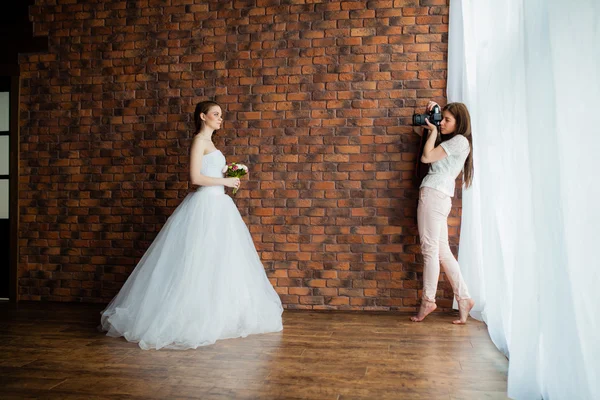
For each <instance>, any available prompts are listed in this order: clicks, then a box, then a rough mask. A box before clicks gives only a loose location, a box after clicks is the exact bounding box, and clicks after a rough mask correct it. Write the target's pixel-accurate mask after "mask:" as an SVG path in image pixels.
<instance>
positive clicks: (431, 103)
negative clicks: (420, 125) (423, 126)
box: [425, 101, 440, 114]
mask: <svg viewBox="0 0 600 400" xmlns="http://www.w3.org/2000/svg"><path fill="white" fill-rule="evenodd" d="M433 106H438V107H439V106H440V105H439V104H438V103H436V102H435V101H430V102H429V103H427V107H425V112H426V113H427V114H428V113H429V112H430V111H431V110H432V109H433Z"/></svg>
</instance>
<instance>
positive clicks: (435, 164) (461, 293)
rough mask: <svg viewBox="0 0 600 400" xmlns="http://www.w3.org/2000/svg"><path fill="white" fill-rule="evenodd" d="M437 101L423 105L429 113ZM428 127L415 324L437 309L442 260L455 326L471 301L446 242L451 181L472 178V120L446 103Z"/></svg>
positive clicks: (459, 105)
mask: <svg viewBox="0 0 600 400" xmlns="http://www.w3.org/2000/svg"><path fill="white" fill-rule="evenodd" d="M434 107H438V108H437V109H438V110H439V105H438V104H437V103H435V102H433V101H430V102H429V103H428V104H427V113H430V112H431V110H433V109H434ZM425 122H426V123H427V129H428V130H429V133H428V137H427V141H426V142H425V147H424V149H423V154H422V157H421V162H423V163H426V164H430V168H429V172H428V173H427V176H425V178H424V179H423V182H422V183H421V187H420V190H419V206H418V210H417V221H418V226H419V238H420V240H421V251H422V253H423V259H424V263H425V266H424V269H423V298H422V301H421V308H420V309H419V312H418V313H417V315H415V316H414V317H412V318H411V320H412V321H414V322H420V321H422V320H423V319H424V318H425V317H426V316H427V315H429V313H431V312H432V311H433V310H435V309H436V308H437V306H436V304H435V295H436V291H437V284H438V278H439V275H440V261H441V264H442V266H443V267H444V271H445V272H446V276H447V277H448V280H449V281H450V284H451V285H452V289H453V291H454V296H455V297H456V300H457V302H458V309H459V319H457V320H455V321H453V323H454V324H464V323H466V322H467V318H468V316H469V312H470V311H471V309H472V308H473V306H474V304H475V301H473V299H471V296H470V295H469V291H468V289H467V285H466V284H465V282H464V280H463V277H462V274H461V273H460V267H459V265H458V262H457V261H456V258H454V255H453V254H452V251H451V250H450V245H449V243H448V215H449V214H450V210H451V208H452V197H453V196H454V183H455V180H456V178H457V177H458V175H459V174H460V172H461V171H463V181H464V185H465V187H467V188H468V187H469V186H471V182H472V179H473V150H472V148H473V146H472V137H471V118H470V116H469V111H468V110H467V107H466V106H465V105H464V104H462V103H450V104H448V105H446V106H445V107H444V108H443V109H442V120H441V122H440V123H439V130H440V133H441V136H440V135H438V127H437V126H436V125H434V124H432V123H431V122H430V121H429V120H428V119H426V120H425Z"/></svg>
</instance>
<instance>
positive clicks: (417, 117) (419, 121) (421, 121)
mask: <svg viewBox="0 0 600 400" xmlns="http://www.w3.org/2000/svg"><path fill="white" fill-rule="evenodd" d="M426 117H427V115H424V114H413V117H412V123H413V125H414V126H421V125H425V118H426Z"/></svg>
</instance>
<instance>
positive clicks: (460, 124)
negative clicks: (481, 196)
mask: <svg viewBox="0 0 600 400" xmlns="http://www.w3.org/2000/svg"><path fill="white" fill-rule="evenodd" d="M444 111H448V112H449V113H450V114H452V116H453V117H454V119H456V129H455V130H454V133H453V134H452V136H454V135H463V136H464V137H466V138H467V140H468V141H469V146H470V147H471V149H470V151H469V155H468V156H467V159H466V160H465V165H464V166H463V183H464V185H465V188H468V187H470V186H471V184H472V183H473V173H474V170H473V136H472V135H471V116H470V115H469V110H468V109H467V106H465V105H464V104H463V103H448V104H446V106H445V107H444V109H443V110H442V112H444Z"/></svg>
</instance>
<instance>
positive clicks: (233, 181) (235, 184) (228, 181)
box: [225, 178, 240, 189]
mask: <svg viewBox="0 0 600 400" xmlns="http://www.w3.org/2000/svg"><path fill="white" fill-rule="evenodd" d="M225 186H227V187H230V188H234V189H235V188H239V187H240V178H225Z"/></svg>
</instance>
